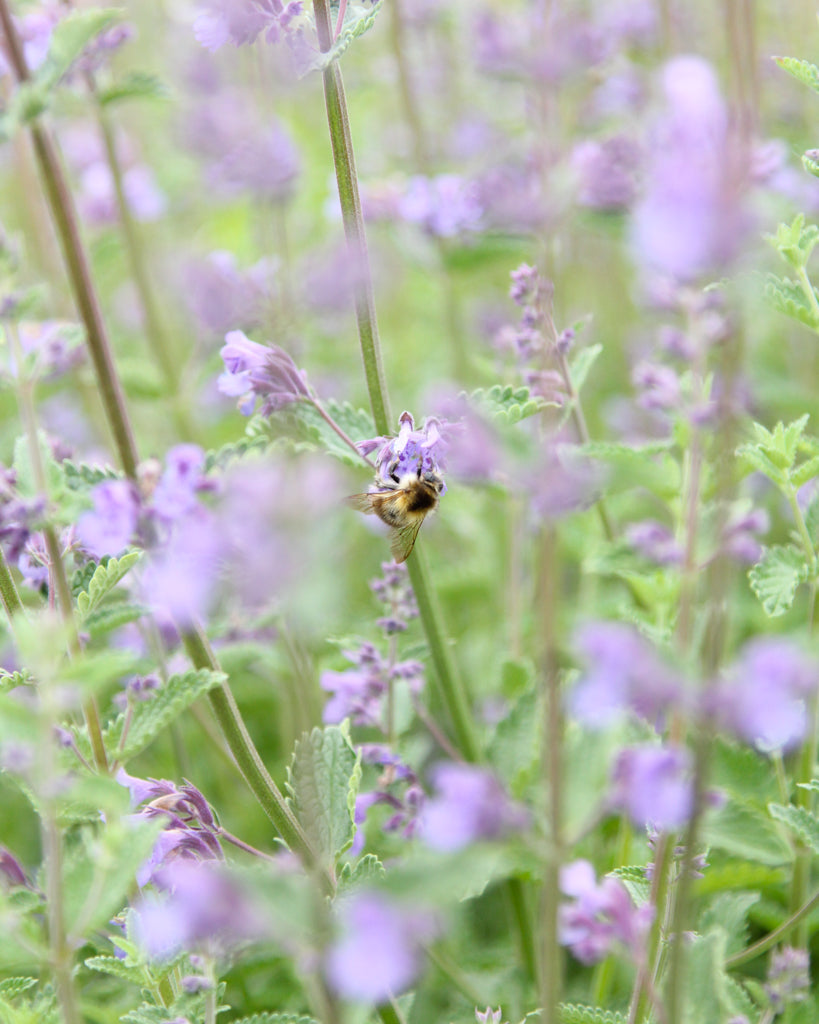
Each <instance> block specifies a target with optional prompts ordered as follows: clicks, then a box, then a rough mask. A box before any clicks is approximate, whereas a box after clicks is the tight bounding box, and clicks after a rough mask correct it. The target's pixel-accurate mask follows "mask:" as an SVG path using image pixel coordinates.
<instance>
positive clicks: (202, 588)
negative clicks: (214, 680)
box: [142, 507, 224, 629]
mask: <svg viewBox="0 0 819 1024" xmlns="http://www.w3.org/2000/svg"><path fill="white" fill-rule="evenodd" d="M223 557H224V541H223V536H222V530H221V528H220V524H219V521H218V519H217V517H216V516H215V515H214V513H212V512H211V511H210V510H209V509H206V508H204V507H199V508H197V509H195V510H194V511H193V512H191V513H189V514H188V515H186V516H184V517H181V518H179V519H178V520H176V522H175V523H174V524H173V527H172V529H171V532H170V536H169V537H168V538H167V540H166V541H165V543H164V544H163V545H162V546H161V547H160V548H158V549H157V550H154V551H152V552H151V553H150V556H149V558H148V560H147V564H146V565H145V570H144V572H143V574H142V596H143V600H144V601H145V603H146V604H148V606H149V607H150V608H151V609H152V611H153V612H154V613H155V614H158V615H160V616H166V617H169V618H171V619H172V620H173V621H174V622H175V623H176V625H177V626H179V627H180V628H181V629H184V628H186V627H188V626H191V625H193V624H194V623H196V622H198V621H201V620H203V619H204V618H205V616H206V614H207V612H208V610H209V609H210V607H211V605H212V603H213V601H214V599H215V596H216V584H217V578H218V570H219V567H220V564H221V560H222V558H223Z"/></svg>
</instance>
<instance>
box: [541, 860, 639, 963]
mask: <svg viewBox="0 0 819 1024" xmlns="http://www.w3.org/2000/svg"><path fill="white" fill-rule="evenodd" d="M560 888H561V890H562V892H564V893H565V894H566V895H567V896H569V897H570V898H571V900H572V902H571V903H565V904H563V906H561V907H560V910H559V918H558V921H559V924H558V927H559V936H560V943H561V945H563V946H568V947H569V949H570V950H571V951H572V953H573V955H574V956H575V957H577V959H578V960H579V961H580V962H581V963H583V964H594V963H599V962H600V961H601V960H603V959H605V957H607V956H608V955H609V953H611V952H613V951H614V950H616V949H617V948H618V947H622V948H625V950H626V952H627V953H628V954H629V955H630V956H631V957H632V958H633V959H634V960H635V961H639V960H640V959H641V957H642V955H643V954H644V950H645V941H646V938H647V934H648V929H649V927H650V926H651V921H652V919H653V916H654V909H653V907H651V906H650V905H649V904H646V905H645V906H643V907H635V906H634V904H633V903H632V902H631V897H630V896H629V894H628V891H627V890H626V887H625V886H624V885H623V883H622V882H620V881H619V880H618V879H616V878H604V879H603V880H602V881H601V882H600V883H599V884H598V883H597V880H596V878H595V874H594V868H593V867H592V865H591V864H590V863H589V862H588V861H587V860H576V861H573V862H572V863H571V864H566V865H565V866H564V867H562V868H561V870H560Z"/></svg>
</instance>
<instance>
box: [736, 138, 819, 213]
mask: <svg viewBox="0 0 819 1024" xmlns="http://www.w3.org/2000/svg"><path fill="white" fill-rule="evenodd" d="M750 175H751V180H752V181H753V182H754V184H756V185H758V186H759V187H761V188H762V189H765V190H766V191H768V192H773V193H775V194H777V195H780V196H784V197H785V198H786V199H788V200H789V201H790V204H791V206H793V207H795V208H796V209H797V210H804V211H805V213H808V214H814V215H815V214H816V212H817V210H819V181H817V180H816V178H814V177H813V175H810V174H805V172H804V171H803V170H802V168H801V167H795V166H794V164H793V162H792V159H791V152H790V146H789V145H788V143H787V142H785V140H784V139H765V140H762V141H759V142H758V143H757V144H756V145H755V146H754V148H753V151H752V153H751V167H750Z"/></svg>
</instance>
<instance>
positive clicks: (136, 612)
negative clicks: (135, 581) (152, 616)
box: [83, 601, 148, 638]
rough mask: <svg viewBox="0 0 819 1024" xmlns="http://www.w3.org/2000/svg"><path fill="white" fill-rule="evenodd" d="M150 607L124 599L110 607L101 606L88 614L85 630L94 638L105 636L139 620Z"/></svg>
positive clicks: (84, 624) (84, 623)
mask: <svg viewBox="0 0 819 1024" xmlns="http://www.w3.org/2000/svg"><path fill="white" fill-rule="evenodd" d="M147 614H148V609H147V608H146V607H145V606H144V605H141V604H131V603H127V602H124V601H121V602H117V603H116V604H115V605H113V606H112V607H110V608H100V609H98V610H97V611H95V612H91V613H90V614H89V615H87V616H86V618H85V620H84V622H83V626H84V628H85V631H86V632H87V633H88V634H89V636H91V637H92V638H96V637H100V636H105V634H106V633H110V632H111V631H112V630H114V629H119V628H120V627H121V626H125V625H127V624H128V623H129V622H138V621H139V620H140V619H141V618H142V617H143V616H144V615H147Z"/></svg>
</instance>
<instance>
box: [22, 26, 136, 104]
mask: <svg viewBox="0 0 819 1024" xmlns="http://www.w3.org/2000/svg"><path fill="white" fill-rule="evenodd" d="M122 14H123V12H122V10H119V9H117V8H114V7H92V8H89V9H87V10H83V11H72V12H71V13H70V14H69V15H68V16H67V17H65V18H62V19H61V20H60V21H58V22H57V24H56V25H55V26H54V29H53V31H52V33H51V40H50V42H49V46H48V54H47V55H46V59H45V61H44V62H43V64H42V65H41V66H40V67H39V68H38V70H37V72H36V74H35V80H36V81H38V82H40V83H42V84H43V85H45V86H46V88H48V89H52V88H53V87H54V86H55V85H57V83H58V82H59V81H60V79H61V78H62V77H63V75H64V74H65V73H66V72H67V71H68V69H69V68H70V67H71V65H72V64H73V63H74V61H75V60H77V58H78V57H80V56H82V52H83V50H84V49H85V48H86V46H88V44H89V43H90V42H91V41H92V40H93V39H94V38H96V36H98V35H100V33H101V32H104V31H105V30H106V29H109V28H111V26H112V25H115V24H116V23H117V22H118V21H120V20H121V19H122Z"/></svg>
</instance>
